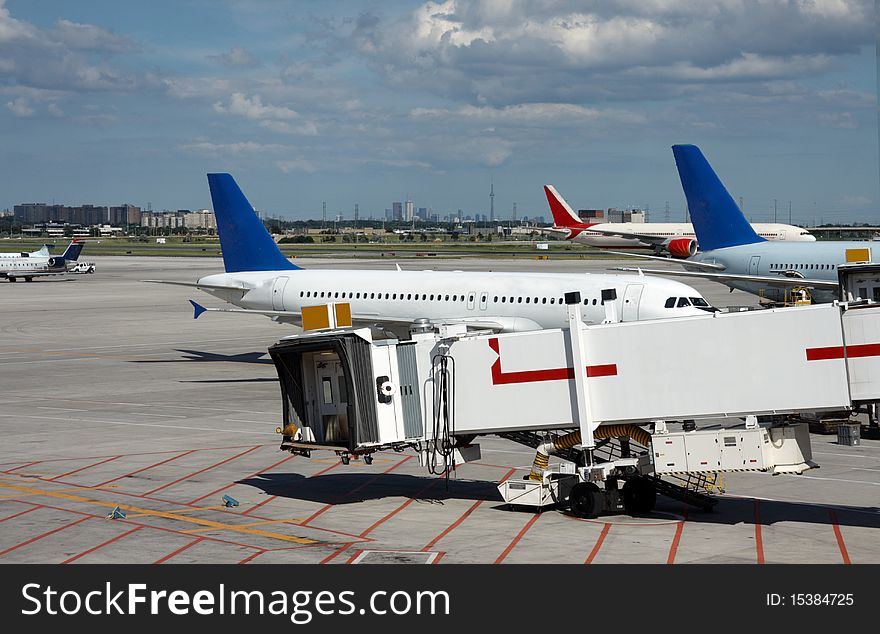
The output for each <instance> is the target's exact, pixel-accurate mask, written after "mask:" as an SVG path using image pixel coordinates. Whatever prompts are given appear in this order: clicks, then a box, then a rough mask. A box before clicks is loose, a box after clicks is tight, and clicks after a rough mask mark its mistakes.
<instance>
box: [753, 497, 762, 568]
mask: <svg viewBox="0 0 880 634" xmlns="http://www.w3.org/2000/svg"><path fill="white" fill-rule="evenodd" d="M755 556H756V560H757V563H759V564H763V563H764V541H763V540H762V538H761V517H760V515H759V512H758V500H755Z"/></svg>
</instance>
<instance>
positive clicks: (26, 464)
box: [3, 460, 43, 473]
mask: <svg viewBox="0 0 880 634" xmlns="http://www.w3.org/2000/svg"><path fill="white" fill-rule="evenodd" d="M40 462H43V461H42V460H34V461H33V462H26V463H25V464H23V465H19V466H17V467H13V468H12V469H7V470H6V471H4V472H3V473H12V472H13V471H18V470H19V469H24V468H25V467H30V466H31V465H35V464H37V463H40Z"/></svg>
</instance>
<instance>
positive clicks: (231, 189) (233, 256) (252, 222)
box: [208, 174, 300, 273]
mask: <svg viewBox="0 0 880 634" xmlns="http://www.w3.org/2000/svg"><path fill="white" fill-rule="evenodd" d="M208 186H209V187H210V188H211V200H212V201H213V203H214V216H215V217H216V219H217V233H218V234H219V235H220V249H221V250H222V252H223V266H224V268H225V269H226V272H227V273H239V272H241V271H285V270H287V271H289V270H294V269H299V268H300V267H298V266H296V265H294V264H292V263H291V262H290V260H288V259H287V258H286V257H284V254H283V253H281V250H280V249H279V248H278V245H277V244H275V241H274V240H273V239H272V236H270V235H269V232H268V231H266V227H264V226H263V223H262V221H261V220H260V219H259V218H257V214H256V213H255V212H254V208H253V206H252V205H251V204H250V203H249V202H248V199H247V198H245V195H244V194H243V193H242V192H241V189H239V187H238V184H237V183H236V182H235V179H234V178H232V176H231V175H230V174H208Z"/></svg>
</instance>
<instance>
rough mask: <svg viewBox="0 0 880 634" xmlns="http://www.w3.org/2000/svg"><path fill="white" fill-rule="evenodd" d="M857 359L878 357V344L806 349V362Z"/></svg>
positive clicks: (879, 349) (879, 346)
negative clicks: (845, 358)
mask: <svg viewBox="0 0 880 634" xmlns="http://www.w3.org/2000/svg"><path fill="white" fill-rule="evenodd" d="M844 356H846V357H847V358H849V359H858V358H859V357H880V343H861V344H857V345H853V346H846V348H845V349H844V346H828V347H826V348H807V361H827V360H829V359H843V358H844Z"/></svg>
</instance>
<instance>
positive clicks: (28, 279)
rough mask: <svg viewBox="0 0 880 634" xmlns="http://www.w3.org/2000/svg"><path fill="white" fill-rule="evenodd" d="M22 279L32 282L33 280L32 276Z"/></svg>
mask: <svg viewBox="0 0 880 634" xmlns="http://www.w3.org/2000/svg"><path fill="white" fill-rule="evenodd" d="M24 281H25V282H33V281H34V278H32V277H26V278H24Z"/></svg>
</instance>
